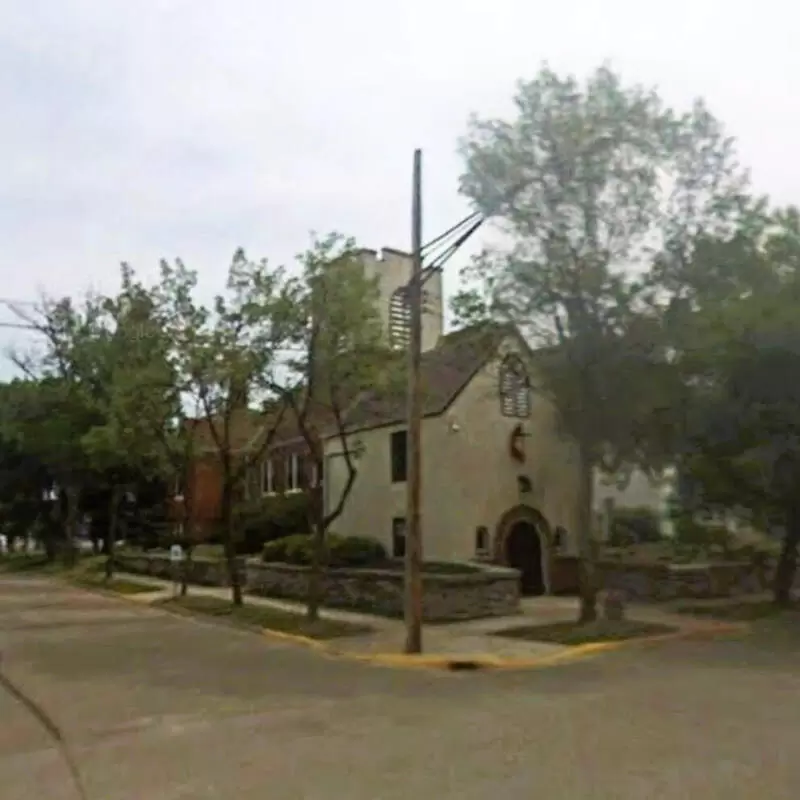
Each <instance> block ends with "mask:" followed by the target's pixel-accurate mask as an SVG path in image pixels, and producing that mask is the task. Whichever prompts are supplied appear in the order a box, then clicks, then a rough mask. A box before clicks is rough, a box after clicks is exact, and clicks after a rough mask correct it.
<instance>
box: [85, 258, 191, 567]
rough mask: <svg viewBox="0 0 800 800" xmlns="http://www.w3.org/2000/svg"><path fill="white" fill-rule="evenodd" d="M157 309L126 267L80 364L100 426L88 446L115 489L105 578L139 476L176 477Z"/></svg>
mask: <svg viewBox="0 0 800 800" xmlns="http://www.w3.org/2000/svg"><path fill="white" fill-rule="evenodd" d="M158 310H159V309H158V308H157V300H156V297H155V296H154V295H153V293H151V292H150V291H149V290H148V289H147V288H146V287H144V286H143V285H142V284H141V283H139V282H137V280H136V278H135V275H134V273H133V271H132V270H131V269H130V267H128V266H127V265H123V267H122V270H121V289H120V291H119V293H118V294H117V295H116V296H115V297H109V298H105V299H104V301H103V303H102V312H103V313H102V317H101V327H100V330H99V333H98V335H97V336H96V337H95V338H94V339H93V340H91V341H87V342H86V346H85V347H84V348H83V351H82V355H83V359H82V361H81V362H80V366H81V367H82V372H83V374H84V375H85V376H86V378H87V379H93V380H94V382H95V385H94V386H93V391H92V393H91V396H92V399H93V401H94V404H95V409H96V411H97V415H98V420H99V424H97V425H95V426H94V427H92V428H91V430H89V431H88V432H87V434H86V435H85V436H84V437H83V446H84V449H85V451H86V452H87V455H88V458H89V460H90V463H91V464H92V465H93V467H94V468H95V469H96V470H97V472H98V473H99V474H101V475H102V476H103V477H104V479H105V480H106V481H108V483H109V486H108V489H109V493H108V496H109V508H108V515H107V526H106V531H105V552H106V578H107V579H110V578H111V577H112V574H113V563H114V544H115V542H116V540H117V538H118V532H119V523H120V511H121V502H122V500H123V497H124V496H125V495H126V494H127V493H128V492H129V491H130V490H131V489H132V488H133V486H134V485H135V483H136V481H137V480H138V479H139V477H140V476H141V475H149V476H162V477H165V478H166V479H169V478H170V477H172V476H171V471H172V470H171V467H172V463H171V461H170V458H169V455H170V454H171V450H169V449H168V448H165V447H164V443H165V439H166V438H167V436H168V434H167V429H168V427H169V425H170V423H171V421H172V419H173V418H174V417H175V415H176V414H177V413H179V407H180V397H179V393H178V387H177V385H176V380H175V375H174V373H173V369H172V365H171V363H170V351H171V348H172V342H171V341H170V339H169V336H168V331H167V330H166V329H165V328H164V327H163V326H162V324H161V319H160V318H159V314H158Z"/></svg>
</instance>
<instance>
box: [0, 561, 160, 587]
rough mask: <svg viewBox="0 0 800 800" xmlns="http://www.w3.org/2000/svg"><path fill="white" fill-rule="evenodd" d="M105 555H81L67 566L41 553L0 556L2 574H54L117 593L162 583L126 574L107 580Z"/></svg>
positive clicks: (76, 582) (83, 584) (78, 583)
mask: <svg viewBox="0 0 800 800" xmlns="http://www.w3.org/2000/svg"><path fill="white" fill-rule="evenodd" d="M103 562H104V557H103V556H100V557H97V556H91V557H83V558H80V557H79V558H78V560H77V561H76V563H75V566H73V567H67V566H65V565H64V563H63V562H62V561H60V560H58V559H57V560H56V561H48V560H47V558H46V556H44V555H43V554H40V553H35V554H31V555H28V554H27V553H14V554H12V555H7V556H4V557H2V558H0V574H3V573H5V574H9V573H12V574H36V575H52V576H54V577H58V578H63V579H65V580H67V581H69V582H70V583H72V584H75V585H76V586H81V587H83V588H85V589H107V590H108V591H110V592H116V593H117V594H124V595H132V594H143V593H145V592H157V591H158V590H159V589H160V588H161V587H160V586H156V585H154V584H152V583H147V582H145V581H132V580H128V579H127V578H112V580H111V581H110V582H108V581H106V580H105V576H104V574H103V569H104V563H103Z"/></svg>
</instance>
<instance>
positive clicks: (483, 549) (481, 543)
mask: <svg viewBox="0 0 800 800" xmlns="http://www.w3.org/2000/svg"><path fill="white" fill-rule="evenodd" d="M475 552H476V553H477V554H478V555H481V556H482V555H486V554H487V553H488V552H489V529H488V528H487V527H486V526H485V525H479V526H478V527H477V528H476V529H475Z"/></svg>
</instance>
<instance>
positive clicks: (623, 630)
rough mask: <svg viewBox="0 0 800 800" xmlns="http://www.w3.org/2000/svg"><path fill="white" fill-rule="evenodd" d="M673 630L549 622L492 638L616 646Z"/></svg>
mask: <svg viewBox="0 0 800 800" xmlns="http://www.w3.org/2000/svg"><path fill="white" fill-rule="evenodd" d="M676 630H677V629H676V628H673V627H670V626H669V625H658V624H656V623H653V622H640V621H638V620H635V619H624V620H620V621H619V622H608V621H605V620H601V621H598V622H592V623H589V624H586V625H579V624H578V623H577V622H572V621H570V622H552V623H548V624H547V625H523V626H516V627H513V628H506V629H505V630H502V631H497V632H496V633H495V634H494V635H495V636H503V637H505V638H507V639H522V640H524V641H527V642H548V643H550V644H564V645H579V644H591V643H594V642H619V641H623V640H625V639H639V638H641V637H644V636H659V635H663V634H665V633H674V632H675V631H676Z"/></svg>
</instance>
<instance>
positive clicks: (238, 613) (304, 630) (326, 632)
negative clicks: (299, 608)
mask: <svg viewBox="0 0 800 800" xmlns="http://www.w3.org/2000/svg"><path fill="white" fill-rule="evenodd" d="M156 605H160V606H163V607H164V608H168V609H171V610H173V611H178V612H180V613H184V614H199V615H202V616H208V617H212V618H214V619H218V620H221V621H225V622H229V623H233V624H235V625H242V626H244V627H247V628H258V629H261V628H268V629H270V630H273V631H280V632H281V633H292V634H297V635H300V636H308V637H310V638H312V639H335V638H337V637H339V636H355V635H357V634H360V633H369V632H370V631H371V630H372V629H371V628H369V627H367V626H366V625H355V624H353V623H351V622H342V621H340V620H331V619H320V620H317V621H316V622H314V623H308V622H307V621H306V619H305V617H303V616H302V615H300V614H293V613H291V612H289V611H282V610H280V609H276V608H270V607H269V606H261V605H255V604H253V603H251V604H248V603H247V602H246V601H245V604H244V605H243V606H240V607H238V608H237V607H236V606H234V605H233V604H232V603H231V602H230V601H229V600H223V599H221V598H219V597H210V596H209V595H192V594H189V595H187V596H186V597H170V598H167V599H166V600H162V601H160V602H159V603H157V604H156Z"/></svg>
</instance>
